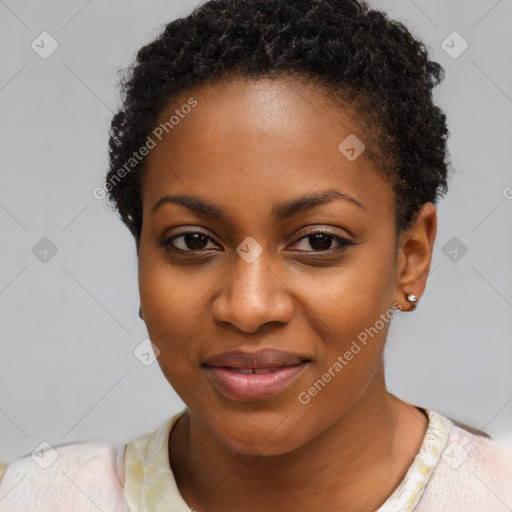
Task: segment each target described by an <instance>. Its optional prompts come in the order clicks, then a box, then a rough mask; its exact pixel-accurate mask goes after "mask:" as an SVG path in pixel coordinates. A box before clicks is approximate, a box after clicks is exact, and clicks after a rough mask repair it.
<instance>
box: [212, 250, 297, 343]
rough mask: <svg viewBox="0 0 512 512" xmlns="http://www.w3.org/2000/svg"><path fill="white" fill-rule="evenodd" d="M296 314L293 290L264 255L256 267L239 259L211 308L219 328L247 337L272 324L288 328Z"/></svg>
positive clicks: (254, 262)
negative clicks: (228, 329)
mask: <svg viewBox="0 0 512 512" xmlns="http://www.w3.org/2000/svg"><path fill="white" fill-rule="evenodd" d="M292 313H293V294H292V292H291V286H290V285H289V283H286V281H285V278H284V276H282V275H279V272H276V271H275V270H273V269H272V268H271V267H270V262H269V259H268V258H266V257H265V256H264V254H261V255H260V256H259V258H258V259H257V260H256V261H253V262H252V263H248V262H247V261H245V260H244V259H243V258H241V257H240V256H238V255H236V256H235V262H234V263H233V266H232V268H231V269H230V271H229V272H228V273H227V275H226V276H225V278H224V279H223V280H222V284H221V289H220V292H219V293H218V295H216V297H215V299H214V301H213V303H212V307H211V314H212V317H213V319H214V320H215V322H216V323H217V324H219V325H222V326H224V327H229V328H231V329H234V330H236V331H238V332H240V331H241V332H244V333H254V332H256V331H258V330H259V329H261V328H262V326H264V325H266V324H269V323H279V324H286V323H287V322H289V321H290V318H291V316H292Z"/></svg>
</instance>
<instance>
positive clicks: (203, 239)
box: [160, 231, 212, 252]
mask: <svg viewBox="0 0 512 512" xmlns="http://www.w3.org/2000/svg"><path fill="white" fill-rule="evenodd" d="M208 241H211V238H210V237H209V236H208V235H206V234H204V233H202V232H201V231H189V232H182V233H179V234H177V235H174V236H172V237H170V238H166V239H165V240H163V241H162V242H161V244H160V245H161V246H163V247H165V248H167V249H169V250H171V251H176V252H195V251H204V250H205V249H206V250H209V249H212V247H207V246H208Z"/></svg>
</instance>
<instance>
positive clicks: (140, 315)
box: [139, 306, 144, 320]
mask: <svg viewBox="0 0 512 512" xmlns="http://www.w3.org/2000/svg"><path fill="white" fill-rule="evenodd" d="M139 318H140V319H141V320H144V317H143V316H142V307H141V306H139Z"/></svg>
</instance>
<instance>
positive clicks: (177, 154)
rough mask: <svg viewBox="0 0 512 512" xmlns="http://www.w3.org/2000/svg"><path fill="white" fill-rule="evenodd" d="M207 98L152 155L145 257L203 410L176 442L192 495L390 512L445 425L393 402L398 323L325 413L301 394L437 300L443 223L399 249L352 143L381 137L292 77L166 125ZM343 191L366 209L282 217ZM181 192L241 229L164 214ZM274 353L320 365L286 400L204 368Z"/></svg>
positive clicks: (179, 210) (150, 315) (214, 87)
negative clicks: (248, 248)
mask: <svg viewBox="0 0 512 512" xmlns="http://www.w3.org/2000/svg"><path fill="white" fill-rule="evenodd" d="M190 97H194V98H195V99H196V100H197V101H198V105H197V107H195V109H193V110H192V112H191V113H190V114H188V115H187V116H186V118H185V119H183V120H181V121H180V123H179V125H178V126H176V127H175V128H174V129H173V131H172V132H170V133H169V134H167V135H165V136H164V137H163V139H162V141H161V142H159V143H158V145H157V146H156V147H155V148H154V149H153V150H152V151H151V153H150V155H149V157H148V160H147V166H146V174H145V180H144V183H143V188H142V196H143V210H144V211H143V227H142V234H141V238H140V245H139V287H140V296H141V306H142V311H143V316H144V320H145V322H146V324H147V327H148V332H149V335H150V338H151V340H152V341H153V343H154V344H155V345H156V346H157V347H158V348H159V349H160V351H161V353H160V356H159V358H158V361H159V364H160V367H161V369H162V371H163V373H164V375H165V376H166V378H167V379H168V381H169V382H170V383H171V385H172V386H173V387H174V389H175V390H176V392H177V393H178V394H179V396H180V397H181V398H182V400H183V401H184V402H185V404H186V405H187V407H188V413H187V414H186V415H185V416H184V417H183V419H182V420H181V421H180V422H179V423H178V424H177V426H176V428H175V429H174V430H173V432H172V434H171V436H170V442H169V446H170V464H171V467H172V470H173V472H174V475H175V478H176V482H177V485H178V488H179V491H180V493H181V494H182V496H183V498H184V499H185V501H186V502H187V503H188V505H189V506H191V507H194V508H195V509H196V510H197V511H198V512H205V511H208V512H217V511H218V512H221V511H222V512H231V511H235V510H236V511H237V512H238V511H240V510H243V511H244V512H253V511H254V512H255V511H276V510H279V511H281V512H288V511H289V512H292V511H293V512H297V511H301V510H305V511H313V510H323V511H331V510H344V511H368V510H375V509H377V508H378V507H379V506H380V505H381V504H382V503H383V502H384V501H385V500H386V499H387V498H388V497H389V495H390V494H391V493H392V491H393V490H394V488H395V487H396V486H397V485H398V484H399V482H400V481H401V479H402V478H403V477H404V475H405V473H406V472H407V469H408V467H409V466H410V465H411V463H412V461H413V459H414V457H415V455H416V454H417V452H418V450H419V448H420V446H421V443H422V440H423V437H424V434H425V431H426V426H427V420H426V417H425V415H424V414H423V413H422V412H421V411H420V410H419V409H417V408H415V407H413V406H411V405H409V404H406V403H404V402H402V401H401V400H399V399H397V398H396V397H394V396H393V395H391V394H390V393H389V392H388V391H387V389H386V386H385V382H384V366H383V358H382V353H383V349H384V345H385V340H386V336H387V331H388V327H389V323H386V324H385V327H384V328H383V329H381V330H380V331H379V333H378V335H376V336H374V337H373V338H370V339H369V342H368V344H367V345H366V346H364V347H363V348H362V350H361V351H360V352H359V353H358V354H357V355H356V356H354V358H353V359H352V360H351V361H350V362H349V363H348V364H347V365H346V366H345V367H344V368H343V370H342V371H340V372H339V373H337V374H336V376H335V377H334V378H333V379H332V380H331V382H329V383H328V384H327V385H326V386H325V387H324V388H323V389H322V390H321V392H319V393H318V394H317V395H316V396H315V397H312V398H311V400H310V401H309V403H307V404H306V405H303V404H301V403H300V402H299V400H298V396H299V393H301V392H304V391H307V390H308V389H309V388H310V387H311V386H312V384H313V383H314V382H315V381H317V380H318V379H319V378H320V377H321V376H322V374H323V373H324V372H325V371H326V370H327V369H328V368H329V367H332V365H333V363H334V362H335V361H336V360H337V357H338V356H340V355H341V356H343V354H344V353H345V352H346V351H347V350H348V349H349V348H350V345H351V343H352V341H353V340H356V339H357V336H358V334H359V333H361V332H363V331H364V330H365V328H367V327H370V326H373V325H374V324H375V322H376V321H377V320H378V319H379V318H380V315H381V314H385V313H386V312H387V311H389V310H390V309H391V308H392V307H393V304H394V303H395V302H397V303H399V304H400V307H401V308H402V309H404V310H407V309H410V307H411V305H410V304H409V303H408V302H407V300H406V296H407V294H409V293H414V294H415V295H416V296H418V297H421V295H422V293H423V291H424V289H425V285H426V279H427V276H428V272H429V268H430V263H431V257H432V249H433V245H434V240H435V235H436V208H435V206H434V205H433V204H431V203H426V204H425V205H424V207H423V209H422V211H421V212H420V215H419V217H418V218H417V221H416V223H415V225H414V226H413V227H412V228H411V229H410V230H408V231H407V232H405V233H402V234H401V236H400V237H399V239H398V240H397V238H396V232H395V204H394V201H395V199H394V194H393V191H392V189H391V186H390V185H389V184H388V183H387V182H386V181H385V180H384V179H383V178H382V177H381V175H380V174H378V173H377V172H376V169H375V166H374V164H373V163H372V162H371V161H369V160H368V159H367V158H366V157H365V153H363V154H362V155H361V156H360V157H359V158H358V159H356V160H355V161H353V162H350V161H349V160H348V159H346V158H345V157H344V156H343V155H342V154H341V153H340V151H339V150H338V145H339V144H340V142H341V141H342V140H343V139H344V138H345V137H346V136H347V135H349V134H351V133H355V134H356V135H358V136H359V138H360V139H362V140H363V142H364V134H361V133H359V132H358V128H357V126H356V125H355V124H354V123H353V122H352V121H350V118H349V117H348V116H345V115H343V112H341V111H340V110H339V109H336V108H335V107H334V106H333V105H332V104H330V103H328V102H327V101H325V96H324V95H323V91H322V90H320V89H318V88H315V87H314V86H312V87H308V86H306V85H304V84H302V83H299V82H296V81H294V80H292V79H291V78H290V79H279V80H274V81H272V80H258V81H256V80H238V79H237V80H232V81H229V82H228V83H217V84H208V85H204V86H201V87H199V88H196V89H195V90H193V91H189V92H187V93H185V94H183V95H182V96H180V97H179V98H178V99H176V100H175V101H173V106H172V108H171V107H169V110H168V111H166V112H165V114H164V115H162V118H161V119H162V120H167V119H169V117H170V115H171V114H172V113H173V112H174V110H175V109H176V108H179V106H180V105H183V104H185V103H186V102H187V100H188V99H189V98H190ZM327 189H336V190H338V191H340V192H343V193H344V194H347V195H350V196H352V197H353V198H355V199H357V200H358V201H359V202H361V203H362V204H363V205H364V209H363V208H359V207H358V206H356V205H353V204H351V203H350V202H348V201H345V200H334V201H332V202H329V203H326V204H323V205H320V206H317V207H315V208H314V209H311V210H308V211H304V212H301V213H299V214H297V215H295V216H293V217H291V218H288V219H286V220H282V221H277V220H276V219H275V218H274V217H273V216H272V208H273V207H274V205H277V204H279V203H282V202H283V201H287V200H290V199H295V198H297V197H299V196H303V195H305V194H310V193H317V192H320V191H324V190H327ZM168 194H188V195H194V196H198V197H200V198H202V199H204V200H207V201H210V202H212V203H215V204H216V205H220V206H221V207H223V208H225V210H226V211H227V212H228V217H227V219H225V220H220V219H215V218H211V217H208V216H205V215H203V214H198V213H195V212H192V211H189V210H188V209H187V208H185V207H183V206H179V205H176V204H165V205H163V206H162V207H161V208H159V209H158V210H156V211H155V212H154V213H151V209H152V207H153V205H154V204H155V203H156V202H157V201H158V200H159V199H160V198H161V197H162V196H164V195H168ZM196 228H199V231H200V232H203V233H204V234H206V235H207V236H208V237H209V238H207V239H205V241H204V242H203V245H200V244H199V245H195V246H194V245H187V244H186V240H187V239H186V238H185V237H180V238H178V239H175V240H174V245H175V246H177V247H178V248H182V249H184V250H188V251H189V253H188V254H182V255H178V251H176V252H172V251H170V250H169V249H166V248H165V247H161V246H159V243H160V242H162V241H164V240H166V239H169V238H170V237H171V236H176V235H177V234H178V233H179V234H183V233H184V232H192V233H193V232H197V229H196ZM318 228H324V229H328V230H329V232H330V233H332V234H333V235H338V236H341V237H345V238H349V239H350V240H352V241H353V242H355V243H356V245H354V246H351V247H350V246H349V247H346V248H345V249H343V250H342V251H340V252H338V253H336V252H335V251H336V249H338V248H339V247H340V246H339V245H338V243H337V241H336V239H335V238H333V239H327V242H324V246H321V245H320V246H319V245H318V243H317V245H314V240H313V241H312V240H311V238H308V236H307V235H309V236H311V234H312V233H313V232H315V231H317V230H318ZM194 230H195V231H194ZM246 237H252V238H254V239H255V240H256V241H257V242H258V243H259V244H260V246H261V247H262V249H263V252H262V254H261V255H260V256H259V258H258V259H256V261H254V262H253V263H247V262H246V261H245V260H244V259H243V258H241V257H240V256H239V255H238V254H237V252H236V248H237V247H238V246H239V245H240V244H241V243H242V242H243V241H244V240H245V238H246ZM329 240H332V242H331V243H330V242H329ZM170 247H172V246H170ZM324 247H325V248H327V250H326V249H324ZM194 249H195V250H196V252H195V253H194ZM329 252H330V253H331V254H328V253H329ZM313 253H314V254H313ZM398 314H405V313H398ZM258 348H275V349H279V350H283V351H288V352H293V353H297V354H301V355H305V356H307V357H308V358H310V359H311V362H310V363H309V365H308V366H307V367H306V368H305V370H304V371H303V372H302V373H301V375H300V376H299V378H298V379H297V380H295V381H294V382H293V383H292V384H291V385H290V386H288V387H287V388H286V389H285V390H284V391H282V392H281V393H279V394H278V395H276V396H273V397H271V398H267V399H264V400H256V401H254V400H253V401H244V400H235V399H232V398H229V397H228V396H226V395H225V394H223V393H221V392H220V391H219V390H218V389H217V388H216V387H215V386H214V385H213V384H212V381H211V379H210V378H209V374H208V372H207V370H206V369H205V368H202V367H201V363H202V362H203V361H204V360H205V359H206V358H208V357H210V356H212V355H215V354H218V353H220V352H225V351H230V350H236V349H241V350H246V351H254V350H255V349H258Z"/></svg>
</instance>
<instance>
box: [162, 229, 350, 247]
mask: <svg viewBox="0 0 512 512" xmlns="http://www.w3.org/2000/svg"><path fill="white" fill-rule="evenodd" d="M194 233H200V234H202V235H204V236H205V237H206V238H208V239H209V240H210V241H212V242H213V243H215V244H217V245H220V244H218V242H216V241H215V239H214V238H213V237H212V236H210V235H209V234H208V233H206V232H205V231H203V230H202V229H200V228H191V229H190V230H185V231H181V232H178V233H175V234H173V235H171V236H166V237H165V239H164V240H163V244H166V243H168V242H170V241H171V240H174V239H176V238H179V237H181V236H185V235H187V234H194ZM317 233H324V234H326V235H328V236H332V237H333V238H335V239H341V240H343V241H346V242H349V243H354V242H353V241H352V240H351V239H350V237H347V236H343V235H339V234H336V233H334V232H333V230H332V229H329V228H327V227H325V226H316V227H315V226H313V227H310V229H308V231H307V232H306V233H303V234H302V235H301V236H298V235H297V236H298V238H295V239H294V240H293V241H292V242H291V243H293V244H295V243H297V242H299V241H301V240H303V239H304V238H307V237H308V236H312V235H315V234H317ZM293 236H294V235H293ZM201 250H204V249H201ZM185 252H194V251H192V250H191V251H185Z"/></svg>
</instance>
